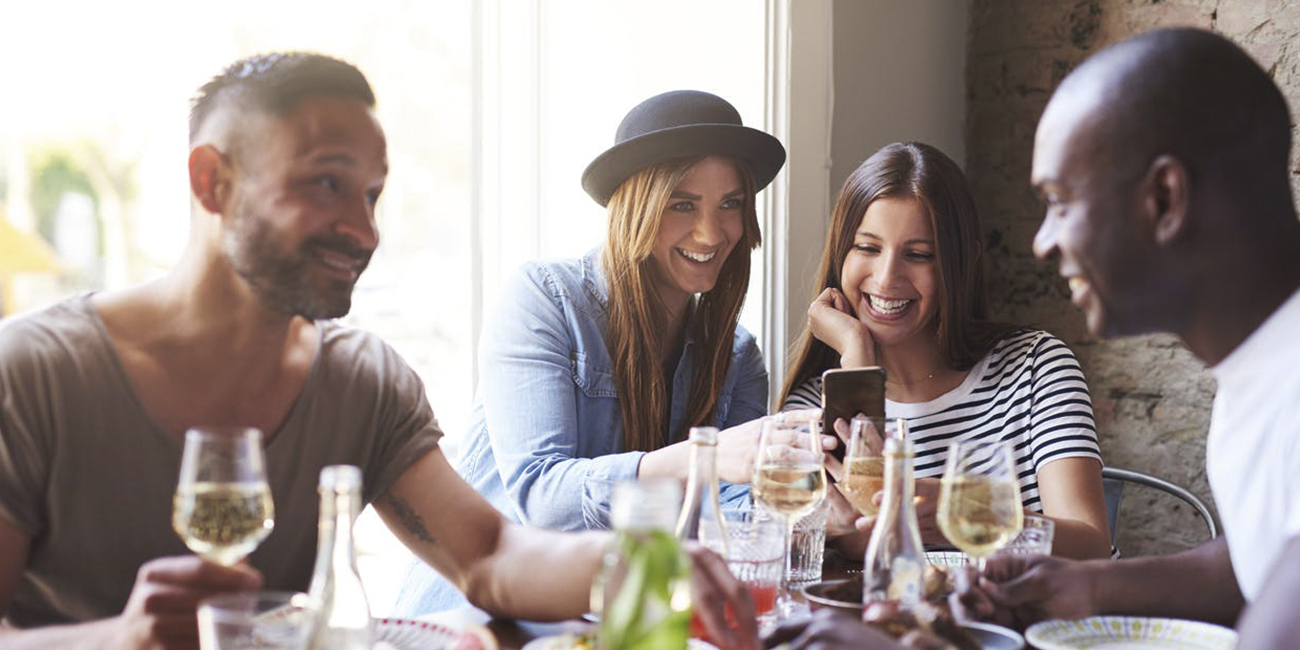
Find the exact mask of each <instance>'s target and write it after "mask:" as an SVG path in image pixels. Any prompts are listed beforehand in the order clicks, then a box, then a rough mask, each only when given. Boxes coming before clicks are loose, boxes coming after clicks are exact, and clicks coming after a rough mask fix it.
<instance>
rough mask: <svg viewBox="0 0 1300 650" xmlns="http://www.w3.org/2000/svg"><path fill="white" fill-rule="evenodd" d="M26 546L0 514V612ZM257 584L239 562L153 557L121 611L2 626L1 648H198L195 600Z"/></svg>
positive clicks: (257, 579)
mask: <svg viewBox="0 0 1300 650" xmlns="http://www.w3.org/2000/svg"><path fill="white" fill-rule="evenodd" d="M30 546H31V541H30V539H29V538H28V537H27V535H26V534H25V533H23V532H22V531H21V530H19V529H18V527H17V526H15V525H13V524H12V523H11V522H10V521H9V520H8V519H6V518H5V517H4V516H3V515H0V613H3V612H7V611H8V610H9V605H10V604H11V603H12V602H13V597H14V594H15V593H16V592H17V590H18V583H19V581H20V580H21V579H22V575H23V571H24V569H25V568H26V564H27V554H28V551H29V549H30ZM261 583H262V581H261V576H259V575H258V574H257V572H256V571H254V570H252V569H250V568H247V567H243V566H234V567H224V566H220V565H216V564H212V563H210V562H204V561H202V560H201V559H199V558H198V557H195V556H186V557H172V558H159V559H156V560H151V561H149V562H147V563H145V565H144V566H142V567H141V568H140V574H139V576H138V577H137V578H136V583H135V587H134V588H133V589H132V590H131V597H130V600H129V601H128V602H127V605H126V609H125V610H124V611H123V612H122V614H120V615H118V616H114V617H112V618H106V619H101V620H98V621H90V622H86V623H77V624H72V625H54V626H50V627H42V628H34V629H30V630H17V629H13V628H7V627H4V626H0V650H28V649H29V648H30V649H31V650H38V649H39V650H45V649H46V648H67V649H69V650H81V649H83V648H84V649H87V650H90V649H99V648H112V649H113V650H122V649H132V648H149V649H155V648H159V649H165V650H196V649H197V648H198V645H199V640H198V627H197V623H196V621H195V618H194V612H195V607H196V606H197V604H198V601H199V600H202V599H203V598H207V597H208V596H212V595H215V594H218V593H223V592H228V591H239V590H248V589H257V588H258V587H259V586H261Z"/></svg>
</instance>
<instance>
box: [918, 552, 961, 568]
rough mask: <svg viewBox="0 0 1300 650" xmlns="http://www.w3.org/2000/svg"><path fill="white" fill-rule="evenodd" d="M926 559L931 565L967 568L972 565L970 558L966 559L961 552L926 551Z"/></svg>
mask: <svg viewBox="0 0 1300 650" xmlns="http://www.w3.org/2000/svg"><path fill="white" fill-rule="evenodd" d="M925 559H927V560H929V561H930V564H937V565H939V566H965V565H967V564H970V558H968V557H966V554H965V553H962V552H961V551H926V552H925Z"/></svg>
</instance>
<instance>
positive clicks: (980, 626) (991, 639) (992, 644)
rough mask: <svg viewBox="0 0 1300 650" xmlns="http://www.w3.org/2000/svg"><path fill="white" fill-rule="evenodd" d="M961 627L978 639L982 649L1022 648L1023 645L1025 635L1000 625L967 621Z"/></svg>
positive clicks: (1017, 649)
mask: <svg viewBox="0 0 1300 650" xmlns="http://www.w3.org/2000/svg"><path fill="white" fill-rule="evenodd" d="M961 627H962V629H964V630H966V631H967V632H970V634H971V636H973V637H975V640H976V641H979V644H980V647H981V648H983V650H1022V648H1024V647H1025V637H1023V636H1020V633H1019V632H1016V631H1015V630H1011V629H1008V628H1005V627H1002V626H1001V625H993V624H992V623H978V622H975V621H968V622H966V623H962V624H961Z"/></svg>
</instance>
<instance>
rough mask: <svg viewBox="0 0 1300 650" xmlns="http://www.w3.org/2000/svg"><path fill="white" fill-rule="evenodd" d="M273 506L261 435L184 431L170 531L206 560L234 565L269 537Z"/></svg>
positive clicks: (233, 430)
mask: <svg viewBox="0 0 1300 650" xmlns="http://www.w3.org/2000/svg"><path fill="white" fill-rule="evenodd" d="M274 525H275V506H274V505H273V504H272V503H271V489H270V487H268V486H267V484H266V461H265V459H264V457H263V455H262V432H261V431H260V430H258V429H252V428H235V427H230V428H217V427H212V428H194V429H190V430H189V431H186V432H185V450H184V451H183V452H182V454H181V475H180V480H178V481H177V483H176V495H175V497H173V499H172V528H173V529H175V530H176V534H177V535H180V537H181V539H182V540H184V541H185V545H186V546H188V547H189V548H190V550H192V551H194V552H195V553H198V554H199V555H200V556H201V557H202V558H203V559H205V560H208V561H209V562H215V563H217V564H225V565H230V564H234V563H236V562H238V561H239V560H241V559H243V558H244V557H245V556H246V555H248V554H249V553H251V552H252V551H253V549H255V548H257V545H258V544H261V543H262V540H263V539H266V536H267V535H270V534H271V528H272V527H273V526H274Z"/></svg>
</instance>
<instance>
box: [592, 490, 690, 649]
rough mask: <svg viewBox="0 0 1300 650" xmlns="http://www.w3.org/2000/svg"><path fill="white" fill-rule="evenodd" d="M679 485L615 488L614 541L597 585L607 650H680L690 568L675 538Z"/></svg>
mask: <svg viewBox="0 0 1300 650" xmlns="http://www.w3.org/2000/svg"><path fill="white" fill-rule="evenodd" d="M681 498H682V493H681V487H680V484H678V483H677V482H676V481H668V480H650V481H635V482H634V481H628V482H624V483H619V484H618V485H616V486H614V497H613V503H612V507H611V519H612V521H613V524H614V531H615V535H614V541H613V542H612V543H611V545H610V550H609V552H608V553H607V554H606V556H605V566H604V568H603V570H602V571H601V574H600V575H599V576H597V579H596V581H595V582H594V583H593V584H592V598H591V600H592V608H593V609H594V610H595V611H596V612H597V613H598V614H599V615H600V626H599V628H598V629H597V640H598V646H599V647H600V648H602V650H681V649H683V648H685V647H686V639H687V637H688V636H689V630H690V621H691V589H690V562H689V560H688V559H687V557H686V555H685V554H684V553H682V550H681V547H680V545H679V544H678V542H677V538H676V537H675V536H674V535H673V533H672V529H673V522H674V521H675V520H676V519H677V513H678V507H679V506H680V504H681V502H682V501H681Z"/></svg>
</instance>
